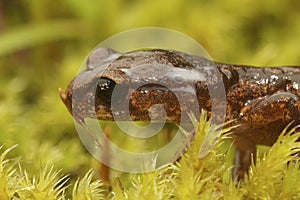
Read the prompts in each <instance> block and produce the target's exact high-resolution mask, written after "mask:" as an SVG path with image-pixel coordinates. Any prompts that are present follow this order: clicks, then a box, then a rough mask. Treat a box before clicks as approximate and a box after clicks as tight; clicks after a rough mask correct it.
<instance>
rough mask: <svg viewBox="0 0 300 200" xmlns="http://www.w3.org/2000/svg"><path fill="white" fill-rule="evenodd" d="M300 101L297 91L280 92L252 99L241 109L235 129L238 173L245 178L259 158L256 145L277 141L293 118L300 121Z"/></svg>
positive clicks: (237, 174)
mask: <svg viewBox="0 0 300 200" xmlns="http://www.w3.org/2000/svg"><path fill="white" fill-rule="evenodd" d="M299 116H300V103H299V98H298V96H297V95H295V94H292V93H288V92H278V93H275V94H273V95H270V96H265V97H263V98H259V99H256V100H252V101H251V102H249V103H248V104H247V105H246V106H245V107H243V108H242V109H241V111H240V116H239V119H238V123H239V124H241V126H239V127H238V128H236V129H235V130H234V143H235V145H236V149H237V154H236V159H235V162H236V167H235V169H234V173H233V175H234V176H238V178H239V179H243V178H244V174H245V173H247V172H248V169H249V166H250V165H251V159H252V157H253V161H254V162H255V158H256V155H255V154H256V145H258V144H260V145H266V146H271V145H273V144H274V143H275V142H276V140H277V138H278V136H279V135H280V133H281V132H282V130H283V129H284V128H285V127H286V126H287V125H288V124H289V123H291V122H293V121H294V122H295V123H294V124H295V125H297V123H299V122H300V120H299Z"/></svg>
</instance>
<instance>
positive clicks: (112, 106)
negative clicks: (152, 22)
mask: <svg viewBox="0 0 300 200" xmlns="http://www.w3.org/2000/svg"><path fill="white" fill-rule="evenodd" d="M299 84H300V67H297V66H281V67H255V66H246V65H232V64H224V63H220V62H214V61H212V60H209V59H206V58H203V57H200V56H197V55H191V54H188V53H184V52H179V51H174V50H164V49H141V50H135V51H131V52H126V53H120V52H117V51H115V50H113V49H109V48H97V49H95V50H94V51H93V52H92V53H91V54H90V56H89V57H88V59H87V62H86V69H85V70H84V71H82V72H81V73H79V74H78V75H77V76H76V77H75V78H74V79H73V80H72V81H71V82H70V84H69V85H68V87H67V89H66V91H63V90H60V97H61V99H62V101H63V102H64V104H65V105H66V107H67V108H68V110H69V111H70V112H71V114H72V115H73V117H74V118H75V120H76V121H77V122H78V123H80V124H84V123H85V122H84V119H85V118H95V119H99V120H110V121H113V120H120V121H126V120H133V121H146V122H147V121H151V120H154V121H155V120H165V121H167V122H172V123H181V122H186V121H188V120H189V115H188V113H190V112H193V113H196V114H199V113H200V112H201V111H202V110H206V111H207V113H208V116H209V117H213V118H214V119H215V123H222V122H224V121H232V123H230V125H237V124H238V125H239V126H236V128H234V129H233V134H232V137H233V141H234V144H235V146H236V159H235V160H236V163H237V167H236V168H235V172H234V173H235V175H236V176H239V177H243V176H244V174H245V173H246V172H247V170H248V168H249V166H250V164H251V155H255V153H256V145H267V146H271V145H272V144H273V143H274V142H276V139H277V137H278V136H279V134H280V133H281V131H282V130H283V129H284V128H285V127H286V126H287V125H288V124H290V123H291V122H293V123H294V124H295V125H296V124H299V121H300V100H299V97H300V88H299ZM157 105H159V106H157ZM222 108H224V112H223V111H222ZM254 157H255V156H254Z"/></svg>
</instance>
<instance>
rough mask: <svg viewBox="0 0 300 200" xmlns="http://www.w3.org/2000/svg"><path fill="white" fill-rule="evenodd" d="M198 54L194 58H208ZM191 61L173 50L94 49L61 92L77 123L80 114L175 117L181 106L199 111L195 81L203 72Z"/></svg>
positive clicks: (142, 118) (122, 117) (112, 117)
mask: <svg viewBox="0 0 300 200" xmlns="http://www.w3.org/2000/svg"><path fill="white" fill-rule="evenodd" d="M197 58H198V60H197V63H199V61H201V62H207V61H206V60H204V59H200V58H199V57H197ZM193 62H194V60H193V57H191V56H190V55H187V54H183V53H179V52H176V51H167V50H160V49H155V50H141V51H133V52H129V53H124V54H121V53H119V52H116V51H114V50H112V49H107V48H98V49H96V50H94V51H93V52H92V53H91V54H90V56H89V58H88V59H87V68H86V70H84V71H82V72H81V73H79V74H78V75H77V76H76V77H75V78H74V79H73V80H72V81H71V83H70V84H69V85H68V87H67V89H66V91H65V92H64V91H62V90H60V91H59V93H60V97H61V99H62V101H63V102H64V103H65V105H66V107H67V108H68V110H69V111H70V112H71V114H72V115H73V116H74V118H75V119H76V121H78V122H79V123H84V118H97V119H99V120H119V121H128V120H134V121H150V120H167V121H171V122H179V121H180V120H181V113H182V112H183V111H184V112H188V111H190V110H191V109H192V110H193V112H198V111H199V107H198V103H197V98H196V92H195V88H194V85H195V83H196V82H197V81H199V80H203V81H204V80H205V77H204V74H203V73H199V72H198V70H199V69H197V68H195V63H193ZM192 105H195V106H194V107H195V108H194V107H193V106H192ZM196 107H197V108H196ZM187 109H189V110H187ZM186 117H187V116H186Z"/></svg>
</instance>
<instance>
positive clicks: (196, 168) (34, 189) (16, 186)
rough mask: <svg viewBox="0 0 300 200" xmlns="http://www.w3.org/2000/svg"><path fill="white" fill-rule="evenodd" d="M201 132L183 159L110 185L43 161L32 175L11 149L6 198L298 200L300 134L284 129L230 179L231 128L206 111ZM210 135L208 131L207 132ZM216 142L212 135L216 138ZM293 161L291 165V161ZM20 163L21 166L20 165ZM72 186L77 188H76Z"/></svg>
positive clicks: (0, 179) (2, 165)
mask: <svg viewBox="0 0 300 200" xmlns="http://www.w3.org/2000/svg"><path fill="white" fill-rule="evenodd" d="M201 116H202V117H201V120H200V123H197V122H196V121H195V119H193V120H194V124H195V125H197V126H196V127H195V130H198V131H197V134H196V136H195V140H194V141H193V143H192V144H191V146H190V148H189V149H188V150H187V152H186V153H185V154H184V155H183V156H182V158H181V159H180V161H179V162H177V163H174V164H168V165H167V166H165V167H163V168H162V169H159V170H157V171H154V172H151V173H141V174H127V182H128V184H127V185H125V184H123V183H122V181H120V180H121V179H112V180H111V183H110V184H107V183H103V182H101V181H100V180H97V179H95V177H94V172H93V171H92V170H90V171H88V172H87V173H86V175H85V176H84V177H83V178H79V179H77V180H76V181H75V182H74V181H72V180H71V181H70V180H69V179H70V178H72V177H70V176H68V175H63V173H62V172H61V170H55V169H54V168H55V167H53V165H51V166H50V165H48V164H46V165H43V166H41V167H40V169H39V170H38V171H36V172H32V173H31V174H29V173H28V172H27V171H26V170H24V169H23V168H22V167H21V166H20V165H18V164H16V163H19V162H20V160H18V159H13V160H8V159H5V156H6V155H7V153H8V152H10V151H12V149H13V148H15V147H12V148H10V149H7V150H5V151H4V152H3V153H2V154H1V156H0V191H1V195H2V196H1V199H39V200H43V199H67V198H70V197H68V196H69V195H67V194H71V199H74V200H75V199H76V200H81V199H84V200H85V199H149V197H151V198H152V199H276V198H279V199H297V198H299V197H300V184H299V179H300V170H299V166H300V165H299V163H297V164H294V160H295V159H296V158H295V157H294V156H292V154H294V153H295V152H296V151H297V150H298V146H299V142H296V140H297V139H298V138H299V137H300V133H295V134H292V133H293V132H294V131H295V129H292V130H291V131H289V132H286V130H284V131H283V132H282V134H281V135H280V137H279V138H278V141H277V142H276V143H275V144H274V145H273V146H272V147H271V148H270V149H269V150H268V151H267V152H266V153H265V154H264V156H263V157H258V158H257V163H256V165H252V167H251V169H250V171H249V176H248V177H247V178H246V179H245V180H244V181H243V182H239V183H238V182H237V181H236V180H235V179H234V180H233V179H231V178H228V172H229V171H230V170H231V169H232V166H226V164H225V163H226V160H227V159H229V158H230V155H227V156H224V153H223V152H222V151H220V148H219V147H220V145H222V143H223V142H224V141H226V139H227V137H228V134H226V132H229V131H230V128H228V129H225V130H223V131H222V135H221V136H220V131H218V129H219V126H212V125H211V124H210V122H209V121H208V122H207V121H206V117H205V114H203V115H201ZM207 134H208V135H207ZM205 135H207V136H208V137H211V136H213V137H214V138H215V139H216V141H215V142H214V145H212V149H211V150H210V151H208V152H207V153H206V154H205V155H203V154H202V153H201V152H202V151H203V148H202V147H203V146H204V145H203V144H205V141H207V140H204V139H203V138H204V137H203V136H205ZM215 136H217V137H215ZM211 141H212V140H211ZM287 163H289V164H287ZM18 166H19V168H18ZM71 191H72V192H71Z"/></svg>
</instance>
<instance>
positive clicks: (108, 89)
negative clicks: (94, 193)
mask: <svg viewBox="0 0 300 200" xmlns="http://www.w3.org/2000/svg"><path fill="white" fill-rule="evenodd" d="M115 86H116V82H114V81H113V80H111V79H108V78H100V79H99V80H98V83H97V90H96V97H97V98H98V100H99V101H100V103H102V104H108V105H110V104H111V96H112V93H113V90H114V88H115Z"/></svg>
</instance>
